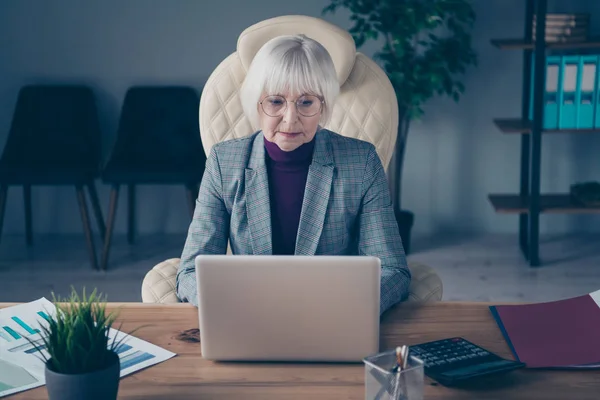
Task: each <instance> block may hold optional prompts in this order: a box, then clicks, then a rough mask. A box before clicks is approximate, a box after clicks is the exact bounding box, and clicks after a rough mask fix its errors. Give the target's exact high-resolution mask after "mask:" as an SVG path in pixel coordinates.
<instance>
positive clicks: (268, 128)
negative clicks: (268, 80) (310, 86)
mask: <svg viewBox="0 0 600 400" xmlns="http://www.w3.org/2000/svg"><path fill="white" fill-rule="evenodd" d="M286 101H287V104H286ZM322 111H323V103H322V101H321V99H320V98H319V97H317V96H314V95H298V94H296V95H291V94H289V93H281V94H278V95H271V94H267V93H263V95H262V97H261V98H260V102H259V104H258V115H259V118H260V126H261V129H262V131H263V134H264V136H265V138H266V139H267V140H268V141H269V142H273V143H275V144H277V146H278V147H279V148H280V149H281V150H283V151H292V150H295V149H297V148H298V147H300V146H302V145H303V144H304V143H308V142H310V141H311V140H312V139H313V138H314V137H315V133H316V132H317V127H318V125H319V120H320V118H321V113H322Z"/></svg>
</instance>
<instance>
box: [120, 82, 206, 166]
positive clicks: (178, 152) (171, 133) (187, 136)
mask: <svg viewBox="0 0 600 400" xmlns="http://www.w3.org/2000/svg"><path fill="white" fill-rule="evenodd" d="M199 101H200V100H199V95H198V93H197V92H196V90H195V89H194V88H191V87H186V86H135V87H131V88H129V89H128V90H127V93H126V94H125V99H124V101H123V106H122V109H121V110H122V111H121V116H120V118H119V127H118V132H117V141H116V143H115V145H114V148H113V152H112V155H111V162H116V163H119V162H123V163H127V164H138V165H140V164H141V165H155V166H164V167H166V166H171V167H178V166H180V167H185V166H190V165H198V166H199V167H200V166H202V167H203V166H204V163H205V160H206V157H205V154H204V153H203V151H202V142H201V138H200V134H199V131H198V120H197V118H198V105H199Z"/></svg>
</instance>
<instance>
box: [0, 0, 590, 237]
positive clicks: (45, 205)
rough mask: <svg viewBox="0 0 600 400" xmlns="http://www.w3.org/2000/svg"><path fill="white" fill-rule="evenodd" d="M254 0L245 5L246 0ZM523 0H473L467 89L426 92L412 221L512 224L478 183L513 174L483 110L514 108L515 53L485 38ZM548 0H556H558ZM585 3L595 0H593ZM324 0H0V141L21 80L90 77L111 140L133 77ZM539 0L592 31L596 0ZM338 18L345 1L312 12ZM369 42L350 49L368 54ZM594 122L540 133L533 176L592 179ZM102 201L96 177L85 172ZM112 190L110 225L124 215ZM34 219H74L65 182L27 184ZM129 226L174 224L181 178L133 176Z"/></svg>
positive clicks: (200, 76) (554, 184) (515, 145)
mask: <svg viewBox="0 0 600 400" xmlns="http://www.w3.org/2000/svg"><path fill="white" fill-rule="evenodd" d="M251 3H253V4H254V5H253V6H251V5H250V4H251ZM522 3H523V0H476V1H475V7H476V12H477V14H478V21H477V25H476V27H475V31H474V32H473V34H474V44H475V47H476V49H477V51H478V53H479V55H480V64H479V67H478V68H477V69H472V70H470V71H469V74H468V76H467V77H466V78H465V84H466V88H467V93H466V95H465V96H464V97H463V99H462V100H461V101H460V103H458V104H455V103H454V102H452V101H450V100H447V99H439V98H438V99H434V100H432V101H430V102H429V103H428V104H427V106H426V115H425V117H424V119H423V120H422V121H420V122H417V123H415V124H414V125H413V126H412V129H411V132H410V137H409V142H408V149H407V156H406V164H405V172H404V181H403V205H404V206H405V207H406V208H408V209H411V210H412V211H414V212H415V214H416V217H417V219H416V225H415V231H416V233H419V234H432V233H440V232H446V231H452V232H457V231H469V232H516V227H517V217H516V216H512V215H509V216H506V215H498V214H496V213H494V211H493V210H492V208H491V206H490V205H489V203H488V201H487V195H488V193H490V192H513V191H515V190H517V189H518V185H519V180H518V177H519V144H520V138H519V136H518V135H503V134H501V133H500V132H499V131H498V130H497V129H496V128H495V127H494V125H493V123H492V119H493V118H496V117H513V116H517V115H518V114H519V112H520V90H521V65H522V58H521V54H520V52H517V51H500V50H497V49H496V48H494V47H492V46H491V45H490V39H491V38H497V37H516V36H519V35H520V34H521V32H522V26H523V7H522ZM560 3H562V5H561V7H562V8H558V5H559V4H560ZM594 3H596V4H594ZM326 4H327V1H326V0H305V1H302V2H298V1H285V0H257V1H254V2H248V1H244V0H219V1H210V2H209V1H200V0H196V1H192V0H169V1H167V0H162V1H158V0H157V1H150V0H146V1H141V0H127V1H123V0H102V1H94V2H92V1H85V2H82V1H80V0H61V1H58V0H54V1H33V0H2V1H1V2H0V147H3V146H4V143H5V140H6V136H7V133H8V129H9V126H10V119H11V115H12V112H13V108H14V103H15V98H16V95H17V92H18V90H19V87H20V86H22V85H24V84H27V83H30V82H44V81H48V82H51V81H61V80H74V81H78V82H87V83H89V84H91V85H92V86H93V87H94V88H95V90H96V93H97V96H98V99H99V106H100V113H101V121H102V128H103V134H104V137H105V143H104V144H105V146H106V148H107V149H109V148H110V145H111V144H112V142H113V140H114V134H115V128H116V123H117V117H118V111H119V107H120V106H121V102H122V99H123V96H124V94H125V91H126V89H127V88H128V87H129V86H131V85H134V84H155V83H156V84H163V83H165V84H166V83H174V84H187V85H191V86H195V87H198V88H199V87H200V86H201V82H202V81H203V80H205V79H206V78H207V77H208V75H209V74H210V72H211V71H212V69H213V68H214V67H215V66H216V65H217V64H218V63H219V62H220V61H221V60H222V59H223V58H225V57H226V56H227V55H228V54H230V53H231V52H232V51H234V50H235V44H236V39H237V35H238V34H239V33H240V32H241V31H242V30H243V29H244V28H246V27H247V26H249V25H251V24H253V23H256V22H258V21H260V20H263V19H266V18H270V17H274V16H278V15H283V14H306V15H313V16H320V10H321V9H322V8H323V6H325V5H326ZM549 8H550V10H551V11H552V10H554V11H587V12H592V13H593V16H592V23H593V24H594V25H593V28H594V31H595V32H596V33H597V32H598V29H597V28H598V25H599V24H598V21H600V4H598V2H591V1H590V2H588V1H585V0H578V1H573V2H571V4H569V5H567V2H566V1H562V2H558V1H550V2H549ZM324 18H325V19H327V20H330V21H332V22H334V23H336V24H338V25H340V26H342V27H344V28H349V27H350V21H349V19H348V17H347V14H346V13H345V12H338V13H337V14H335V15H333V16H331V15H328V16H326V17H324ZM375 49H376V46H375V44H371V45H369V46H365V47H364V48H362V49H361V51H363V52H365V53H366V54H368V55H372V54H373V52H374V50H375ZM599 145H600V139H599V137H598V136H594V135H582V136H559V135H557V136H546V137H545V138H544V143H543V166H542V168H543V169H542V171H543V175H542V190H543V191H557V192H564V191H565V190H568V186H569V184H570V183H572V182H574V181H581V180H592V179H599V174H598V170H599V166H600V161H599V160H598V157H597V150H596V149H598V148H599ZM99 193H100V196H101V202H102V206H103V210H104V212H105V214H106V213H107V208H108V194H109V191H108V187H106V186H104V185H102V184H99ZM125 194H126V191H123V192H122V195H121V201H120V203H119V209H118V215H117V222H116V227H115V231H116V232H117V233H120V232H124V231H125V227H126V213H125V211H126V203H125V200H126V199H125ZM33 201H34V208H33V209H34V215H33V218H34V219H33V222H34V229H35V232H36V233H79V232H81V229H82V228H81V220H80V217H79V211H78V209H77V202H76V198H75V194H74V189H72V188H68V187H59V188H52V187H35V188H34V189H33ZM137 207H138V231H139V232H141V233H161V232H185V231H186V229H187V224H188V213H187V209H186V202H185V197H184V189H183V188H179V187H169V186H164V187H161V186H143V187H140V188H139V190H138V203H137ZM597 221H598V220H597V219H594V218H588V217H585V216H564V215H557V216H544V217H543V218H542V232H544V233H560V232H572V231H589V230H594V229H595V227H596V226H599V225H600V224H598V223H597ZM23 231H24V217H23V203H22V192H21V189H20V188H12V189H11V190H10V191H9V198H8V204H7V213H6V218H5V226H4V233H5V234H20V233H23Z"/></svg>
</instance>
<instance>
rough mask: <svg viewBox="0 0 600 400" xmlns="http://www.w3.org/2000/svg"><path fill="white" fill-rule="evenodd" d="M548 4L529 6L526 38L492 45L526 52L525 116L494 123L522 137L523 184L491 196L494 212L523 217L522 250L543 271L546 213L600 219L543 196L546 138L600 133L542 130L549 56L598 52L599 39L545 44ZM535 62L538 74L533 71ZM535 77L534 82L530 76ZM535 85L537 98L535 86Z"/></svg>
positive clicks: (563, 198)
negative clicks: (541, 222)
mask: <svg viewBox="0 0 600 400" xmlns="http://www.w3.org/2000/svg"><path fill="white" fill-rule="evenodd" d="M546 10H547V0H526V5H525V32H524V37H523V38H518V39H493V40H492V41H491V42H492V45H494V46H496V47H497V48H499V49H502V50H522V51H523V57H524V63H523V83H522V105H521V116H520V117H517V118H508V119H495V120H494V123H495V125H496V127H497V128H498V129H499V130H500V131H501V132H503V133H505V134H520V135H521V173H520V175H521V178H520V180H521V182H520V188H519V192H518V193H516V194H490V195H489V196H488V197H489V201H490V203H491V205H492V207H494V210H495V211H496V212H498V213H503V214H519V245H520V247H521V251H522V252H523V255H524V256H525V258H526V259H527V260H528V261H529V265H530V266H532V267H536V266H539V265H540V254H539V220H540V214H542V213H547V214H550V213H555V214H556V213H560V214H580V213H600V206H594V207H591V206H585V205H582V204H578V203H577V202H574V201H573V200H572V199H571V196H570V194H568V193H555V194H542V193H540V174H541V171H540V161H541V144H542V134H585V133H587V134H590V133H598V132H600V128H596V129H544V126H543V121H544V104H543V97H544V91H545V68H546V63H545V61H546V55H547V51H548V50H555V51H557V50H558V51H563V50H567V51H570V50H574V51H580V50H586V49H596V48H598V49H600V37H597V38H590V39H588V40H587V41H586V42H576V43H573V42H568V43H553V42H545V31H546ZM534 15H535V18H536V21H537V29H536V37H535V40H532V23H531V21H532V20H533V17H534ZM532 56H533V59H534V61H533V62H534V68H533V71H532V64H531V63H532ZM532 72H533V76H532ZM532 79H533V98H531V83H532ZM530 102H533V118H532V119H531V120H530V118H529V115H530V114H529V110H530V104H531V103H530Z"/></svg>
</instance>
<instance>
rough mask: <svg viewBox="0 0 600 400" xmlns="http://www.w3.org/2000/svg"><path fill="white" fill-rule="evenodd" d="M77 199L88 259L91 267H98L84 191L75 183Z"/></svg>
mask: <svg viewBox="0 0 600 400" xmlns="http://www.w3.org/2000/svg"><path fill="white" fill-rule="evenodd" d="M76 190H77V200H78V201H79V209H80V210H81V220H82V222H83V230H84V232H85V239H86V241H87V247H88V251H89V252H90V261H91V263H92V267H93V268H94V269H95V270H97V269H98V260H97V258H96V248H95V246H94V237H93V236H92V227H91V226H90V215H89V213H88V208H87V202H86V199H85V192H84V191H83V185H77V186H76Z"/></svg>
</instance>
